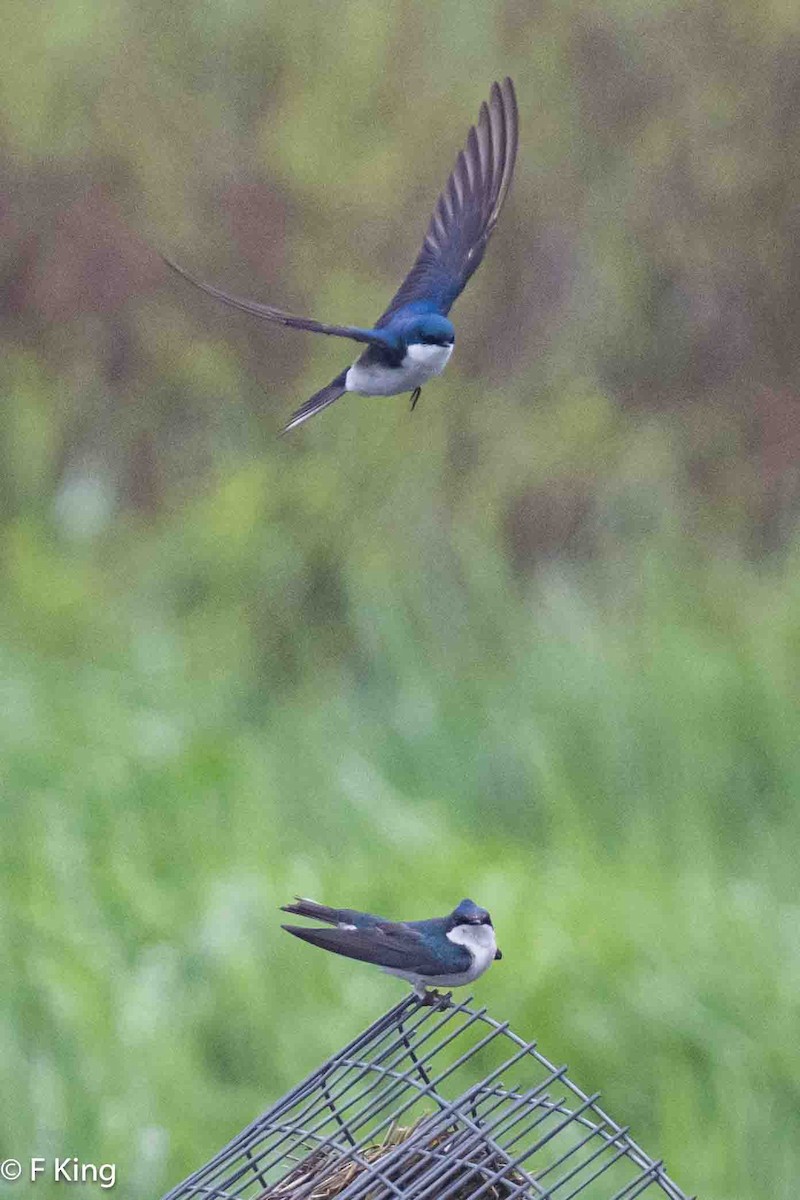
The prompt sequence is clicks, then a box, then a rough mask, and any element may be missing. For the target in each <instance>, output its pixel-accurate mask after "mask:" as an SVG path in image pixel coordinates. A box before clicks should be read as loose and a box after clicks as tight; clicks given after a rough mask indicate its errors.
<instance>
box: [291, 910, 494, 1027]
mask: <svg viewBox="0 0 800 1200" xmlns="http://www.w3.org/2000/svg"><path fill="white" fill-rule="evenodd" d="M296 899H297V903H296V904H287V905H284V907H283V908H282V909H281V911H282V912H288V913H294V914H295V915H296V916H299V917H311V918H313V919H314V920H316V921H323V922H324V923H325V924H327V925H332V926H334V928H332V929H320V928H318V927H316V926H313V925H312V926H306V925H283V926H282V928H283V929H285V930H286V932H287V933H293V934H294V936H295V937H299V938H302V939H303V941H305V942H310V943H311V944H312V946H321V947H322V949H323V950H331V951H332V952H333V953H334V954H342V955H344V956H345V958H355V959H358V960H360V961H361V962H368V963H374V964H375V965H376V966H378V967H380V968H381V970H382V971H385V972H386V973H387V974H389V975H398V976H399V977H400V978H401V979H405V980H407V981H408V982H409V983H410V984H411V985H412V987H413V988H414V991H415V992H416V994H417V996H418V997H419V998H420V999H421V1000H424V1001H425V1002H426V1003H434V1002H437V1001H441V1000H442V999H444V1000H447V999H449V997H440V996H439V995H438V994H437V993H436V992H433V993H430V992H428V991H427V989H428V988H429V987H431V988H437V987H462V986H463V985H464V984H467V983H472V981H473V980H474V979H477V978H478V976H479V975H482V974H483V973H484V971H486V970H487V969H488V968H489V967H490V966H491V964H492V963H493V962H494V960H495V959H496V958H502V957H503V956H502V954H501V953H500V951H499V950H498V948H497V942H496V941H495V936H494V928H493V926H492V918H491V917H490V916H489V914H488V912H487V911H486V909H485V908H479V907H478V905H477V904H475V903H474V902H473V901H472V900H462V901H461V903H460V904H459V905H458V907H457V908H454V909H453V911H452V912H451V913H450V914H449V915H448V916H446V917H432V918H430V919H429V920H427V921H387V920H386V919H385V918H384V917H376V916H373V915H372V913H364V912H358V911H357V910H356V909H352V908H328V906H327V905H325V904H317V903H316V902H315V901H314V900H304V899H303V898H302V897H300V896H298V897H297V898H296Z"/></svg>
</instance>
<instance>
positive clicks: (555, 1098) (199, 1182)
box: [164, 996, 687, 1200]
mask: <svg viewBox="0 0 800 1200" xmlns="http://www.w3.org/2000/svg"><path fill="white" fill-rule="evenodd" d="M470 1003H471V1001H467V1002H465V1003H463V1004H454V1005H452V1006H451V1007H449V1008H437V1007H432V1006H430V1005H424V1004H421V1003H420V1001H419V1000H418V999H417V998H415V997H414V996H410V997H409V998H408V999H406V1000H404V1001H403V1002H402V1003H400V1004H398V1005H396V1007H394V1008H392V1009H390V1010H389V1012H387V1013H386V1014H385V1015H384V1016H383V1017H381V1018H380V1019H379V1020H378V1021H376V1022H375V1023H374V1024H373V1025H371V1026H370V1027H369V1028H368V1029H366V1030H365V1031H364V1032H363V1033H362V1034H360V1035H359V1036H358V1037H357V1038H356V1039H355V1040H354V1041H352V1042H351V1043H350V1045H349V1046H346V1047H345V1048H344V1049H343V1050H341V1051H340V1052H339V1053H338V1054H336V1055H334V1056H333V1057H332V1058H330V1059H328V1061H327V1062H326V1063H324V1064H323V1065H322V1066H321V1067H319V1068H318V1070H316V1071H314V1072H313V1074H311V1075H310V1076H309V1077H308V1078H307V1079H305V1080H304V1081H303V1082H302V1083H301V1084H299V1085H298V1086H297V1087H296V1088H294V1089H293V1090H292V1091H291V1092H289V1093H288V1094H287V1095H286V1096H284V1097H283V1098H282V1099H281V1100H279V1101H277V1103H276V1104H273V1105H272V1107H271V1108H269V1109H267V1111H266V1112H265V1113H264V1114H263V1115H262V1116H261V1117H259V1118H258V1119H257V1120H256V1121H254V1122H253V1123H252V1124H251V1125H249V1126H248V1127H247V1128H246V1129H245V1130H243V1131H242V1132H241V1133H240V1134H239V1135H238V1136H237V1137H235V1138H234V1139H233V1141H232V1142H230V1143H229V1145H227V1146H226V1147H225V1148H224V1149H223V1150H221V1151H220V1153H219V1154H217V1155H216V1157H215V1158H213V1159H212V1160H211V1161H210V1162H208V1163H207V1164H206V1165H205V1166H203V1167H201V1168H200V1169H199V1170H197V1171H195V1172H194V1174H192V1175H191V1176H190V1177H189V1178H188V1179H186V1180H185V1181H184V1182H183V1183H181V1184H179V1185H178V1186H177V1187H175V1188H173V1189H172V1191H171V1192H169V1193H168V1195H167V1196H166V1197H164V1200H199V1198H201V1197H202V1198H205V1200H232V1198H233V1197H246V1198H247V1200H339V1198H340V1197H341V1198H342V1200H345V1198H346V1200H355V1198H356V1197H360V1198H361V1200H390V1198H391V1197H404V1198H413V1200H479V1198H484V1200H510V1198H511V1197H515V1196H516V1197H525V1198H528V1197H530V1198H532V1200H544V1198H545V1197H548V1198H549V1197H553V1200H572V1197H575V1196H581V1197H583V1198H584V1200H634V1198H635V1197H638V1196H647V1197H649V1198H650V1200H655V1198H656V1197H658V1196H662V1197H663V1196H667V1197H670V1200H687V1197H686V1195H685V1193H684V1192H682V1191H681V1189H680V1188H679V1187H678V1186H677V1185H676V1184H675V1183H673V1182H672V1180H670V1179H669V1177H668V1176H667V1174H666V1172H665V1170H664V1167H663V1163H662V1162H660V1161H654V1160H653V1159H651V1158H650V1157H649V1156H648V1155H647V1154H645V1152H644V1151H643V1150H642V1149H641V1147H639V1146H638V1145H637V1144H636V1143H635V1142H634V1141H633V1140H632V1139H631V1137H630V1136H629V1134H628V1129H627V1127H623V1126H620V1125H617V1124H616V1122H614V1121H612V1120H611V1118H610V1117H608V1116H607V1115H606V1114H605V1113H604V1112H603V1111H602V1110H601V1109H600V1108H599V1107H598V1104H597V1100H598V1096H599V1093H595V1094H594V1095H586V1094H585V1093H584V1092H583V1091H581V1089H580V1088H579V1087H577V1085H576V1084H575V1083H573V1082H572V1080H571V1079H570V1078H569V1077H568V1075H567V1068H566V1067H555V1066H554V1065H553V1064H552V1063H551V1062H548V1060H547V1059H546V1058H545V1057H544V1056H543V1055H542V1054H541V1053H540V1052H539V1051H538V1050H537V1048H536V1044H535V1043H534V1042H525V1041H523V1040H522V1039H521V1038H519V1037H517V1035H516V1034H514V1033H513V1032H512V1031H511V1029H510V1028H509V1026H508V1023H507V1022H497V1021H495V1020H493V1019H492V1018H491V1017H490V1016H489V1015H488V1014H487V1011H486V1009H485V1008H478V1009H473V1008H471V1007H470Z"/></svg>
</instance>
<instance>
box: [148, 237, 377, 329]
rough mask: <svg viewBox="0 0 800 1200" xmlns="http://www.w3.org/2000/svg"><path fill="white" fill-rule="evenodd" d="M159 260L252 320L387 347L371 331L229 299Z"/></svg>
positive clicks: (248, 301) (180, 268) (211, 285)
mask: <svg viewBox="0 0 800 1200" xmlns="http://www.w3.org/2000/svg"><path fill="white" fill-rule="evenodd" d="M161 257H162V258H163V259H164V262H165V263H166V264H167V266H168V267H169V268H170V269H171V270H173V271H175V272H176V274H178V275H181V276H183V278H184V279H188V281H189V283H193V284H194V286H195V287H197V288H200V291H201V292H207V293H208V295H209V296H213V297H214V299H215V300H221V301H222V303H223V304H228V305H230V307H231V308H238V309H240V310H241V311H242V312H246V313H250V314H251V315H252V316H254V317H261V319H262V320H264V321H275V322H276V323H277V324H278V325H289V326H291V328H292V329H307V330H308V331H309V332H311V333H328V334H332V335H333V336H334V337H343V338H351V339H352V340H353V341H354V342H368V343H369V344H370V345H377V346H386V345H387V339H386V338H385V337H382V336H381V335H380V334H379V333H376V332H375V330H373V329H359V328H357V327H356V326H355V325H325V324H323V322H322V321H315V320H314V318H313V317H295V316H293V315H292V313H287V312H283V310H282V309H280V308H273V307H272V305H271V304H261V303H259V302H258V301H257V300H245V299H243V298H242V297H240V296H231V295H230V294H229V293H228V292H223V290H222V288H218V287H215V286H214V285H213V284H211V283H203V282H202V280H200V279H195V277H194V275H190V274H189V272H188V271H185V270H184V269H183V267H179V266H178V264H177V263H174V262H173V261H172V260H171V259H169V258H167V257H166V256H165V255H163V254H162V255H161Z"/></svg>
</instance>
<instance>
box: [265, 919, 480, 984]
mask: <svg viewBox="0 0 800 1200" xmlns="http://www.w3.org/2000/svg"><path fill="white" fill-rule="evenodd" d="M281 928H283V929H285V930H286V932H287V933H293V934H294V936H295V937H299V938H302V940H303V941H304V942H310V943H311V945H312V946H320V947H321V948H322V949H323V950H331V951H332V952H333V953H334V954H342V955H344V957H345V958H356V959H358V960H359V961H360V962H368V963H375V964H376V965H377V966H380V967H392V968H394V969H395V970H398V971H408V972H409V973H410V974H420V975H434V976H435V975H444V974H451V973H457V972H459V971H466V970H467V969H468V968H469V966H470V964H471V962H472V959H471V958H470V954H469V951H468V950H465V949H464V947H463V946H457V945H454V944H453V943H448V953H449V955H450V959H451V960H452V961H448V962H447V963H443V961H442V958H441V957H440V956H439V955H435V956H434V955H433V954H431V952H430V951H429V950H428V948H427V947H426V946H425V943H424V942H423V939H422V935H421V934H420V933H419V932H418V931H417V930H416V929H411V928H410V927H409V926H408V925H403V924H401V923H397V924H394V923H392V924H385V925H375V926H373V927H372V928H370V929H316V928H306V927H305V926H300V925H283V926H282V927H281Z"/></svg>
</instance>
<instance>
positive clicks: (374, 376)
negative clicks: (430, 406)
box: [344, 342, 453, 396]
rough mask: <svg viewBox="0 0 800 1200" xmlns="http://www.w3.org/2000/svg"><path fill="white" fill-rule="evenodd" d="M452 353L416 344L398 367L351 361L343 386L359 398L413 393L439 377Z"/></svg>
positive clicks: (436, 347)
mask: <svg viewBox="0 0 800 1200" xmlns="http://www.w3.org/2000/svg"><path fill="white" fill-rule="evenodd" d="M452 353H453V347H452V346H426V345H424V344H422V343H421V342H419V343H416V344H413V345H411V346H409V347H408V349H407V350H406V356H405V358H404V359H403V361H402V363H401V364H400V366H399V367H384V366H382V365H381V364H380V363H370V364H369V365H366V366H365V365H364V364H363V363H359V362H354V363H353V365H352V367H351V368H350V370H349V371H348V372H347V375H346V377H345V384H344V385H345V387H346V388H347V390H348V392H358V393H359V395H361V396H396V395H398V393H399V392H413V390H414V388H417V387H422V385H423V384H425V383H427V382H428V380H429V379H432V378H433V376H434V375H440V374H441V372H442V371H443V370H444V369H445V367H446V366H447V364H448V362H449V360H450V355H451V354H452Z"/></svg>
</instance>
